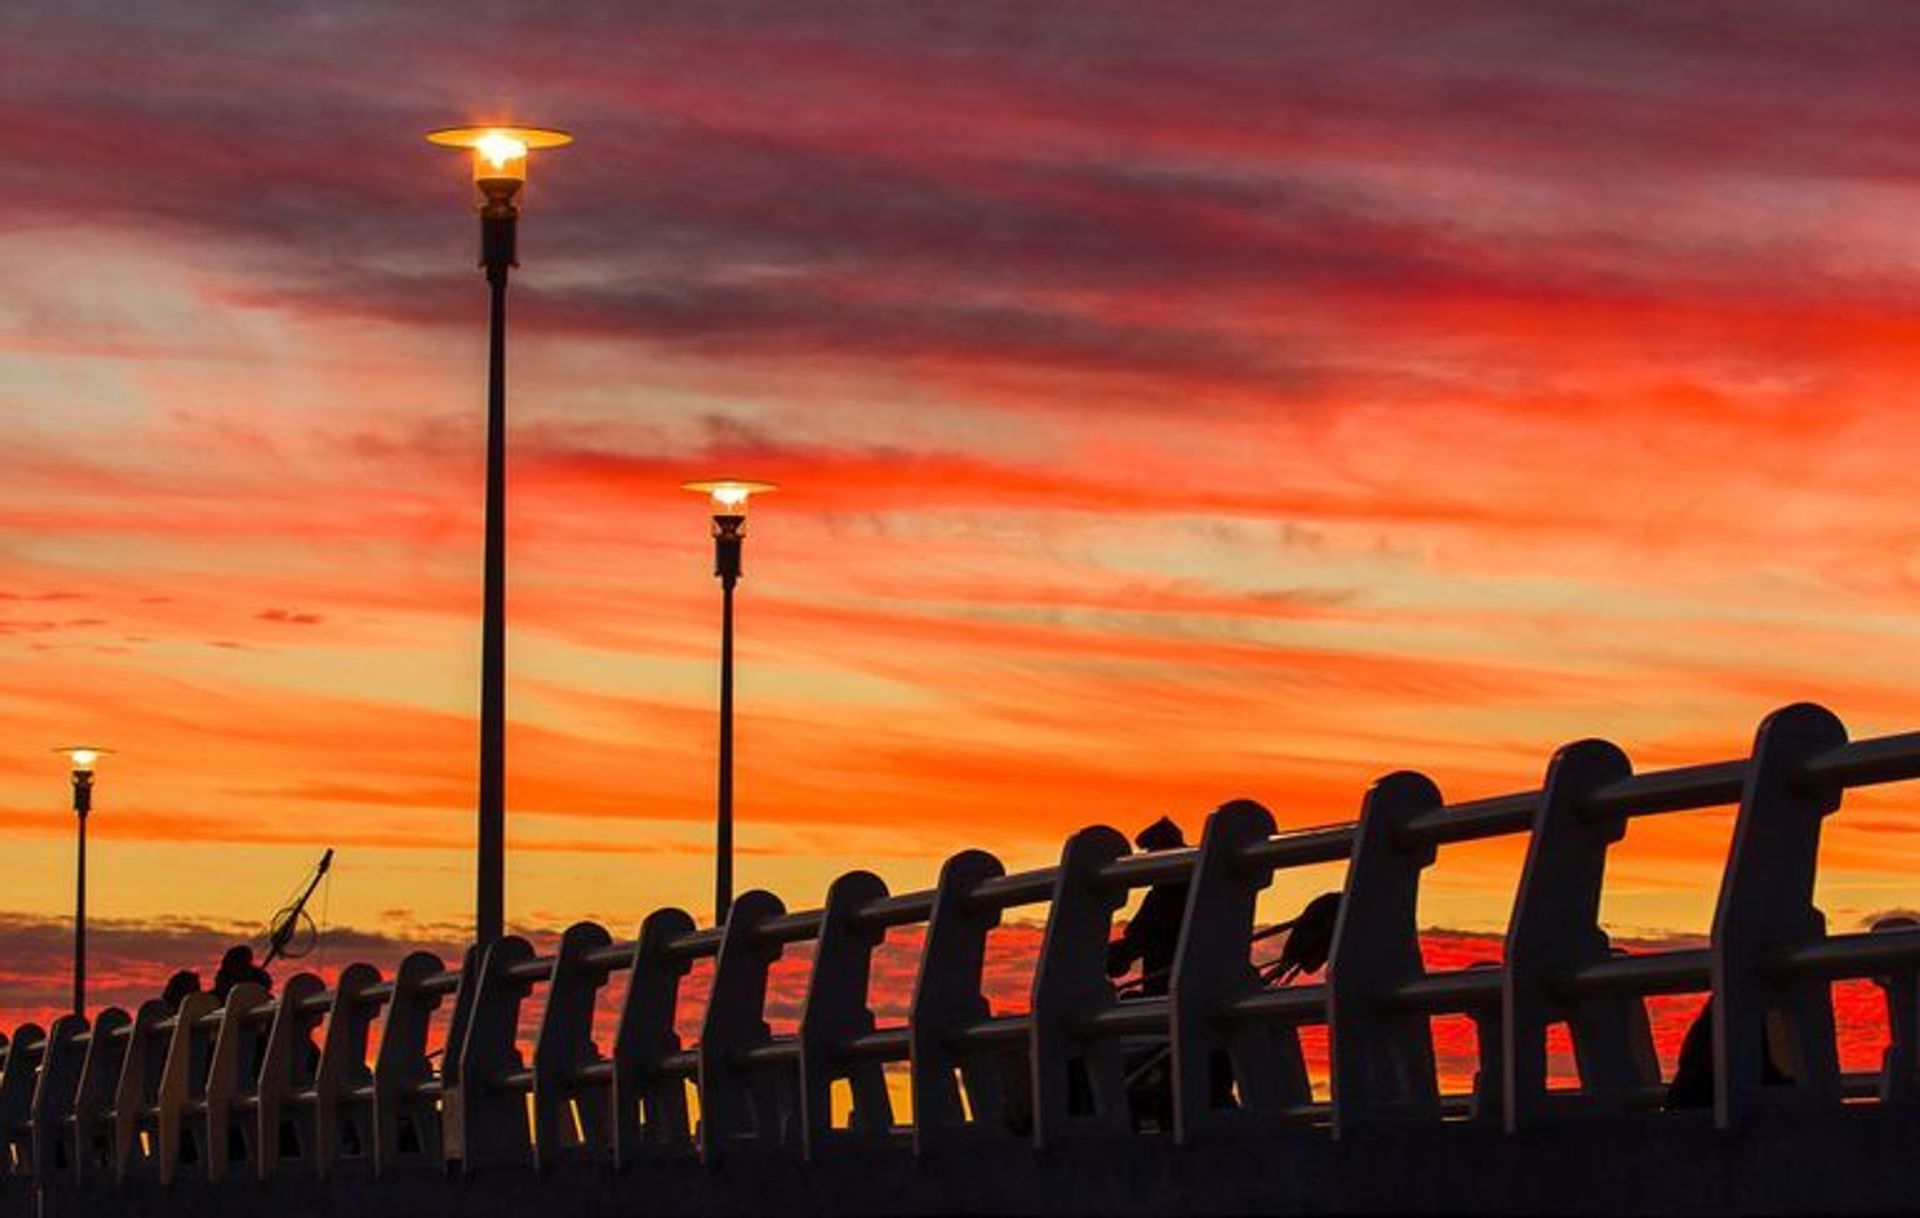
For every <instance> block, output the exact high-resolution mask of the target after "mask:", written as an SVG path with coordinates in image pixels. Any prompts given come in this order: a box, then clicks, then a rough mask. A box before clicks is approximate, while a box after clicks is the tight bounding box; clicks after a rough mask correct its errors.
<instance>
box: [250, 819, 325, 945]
mask: <svg viewBox="0 0 1920 1218" xmlns="http://www.w3.org/2000/svg"><path fill="white" fill-rule="evenodd" d="M331 866H333V847H331V846H329V847H327V852H326V853H325V854H323V855H321V856H320V864H319V866H317V867H315V868H314V869H313V874H312V875H311V876H309V877H308V879H307V886H306V887H305V888H304V889H302V890H301V892H300V895H299V896H298V897H296V898H294V900H293V901H292V902H291V903H290V904H288V905H287V906H286V907H285V908H283V909H282V910H281V911H280V912H279V913H277V914H275V915H273V921H272V922H270V923H268V924H267V958H266V959H265V960H262V961H261V962H260V965H261V967H262V968H264V967H266V966H267V965H269V964H272V963H273V962H274V960H275V959H277V958H278V957H281V956H285V957H286V958H287V959H289V960H298V959H299V958H300V957H302V956H304V955H306V954H307V953H308V952H310V951H312V950H313V945H314V942H315V941H316V940H317V939H319V937H320V932H319V930H318V928H316V927H315V926H314V924H313V918H312V917H311V916H309V915H308V913H307V901H308V900H309V899H311V898H312V896H313V890H314V889H316V888H318V887H320V881H321V880H323V879H325V878H326V875H327V869H328V868H329V867H331ZM329 891H331V890H329ZM302 929H305V930H306V932H307V938H306V942H305V944H303V945H296V944H295V943H294V936H296V935H298V934H299V933H300V932H301V930H302ZM296 946H297V950H296Z"/></svg>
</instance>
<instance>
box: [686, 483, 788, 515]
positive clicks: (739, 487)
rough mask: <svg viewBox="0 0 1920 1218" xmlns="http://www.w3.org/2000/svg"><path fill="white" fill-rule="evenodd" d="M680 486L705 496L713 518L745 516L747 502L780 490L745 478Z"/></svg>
mask: <svg viewBox="0 0 1920 1218" xmlns="http://www.w3.org/2000/svg"><path fill="white" fill-rule="evenodd" d="M680 485H681V487H682V489H685V490H689V491H699V492H701V493H703V494H705V495H706V496H707V503H708V506H709V507H711V508H712V510H713V514H714V515H715V516H745V515H746V514H747V501H748V500H750V499H752V498H753V497H754V496H755V495H764V494H766V493H767V492H769V491H777V490H779V489H780V487H779V486H778V485H777V484H776V483H772V482H752V481H749V480H747V479H745V478H711V479H707V480H706V481H702V482H683V483H681V484H680Z"/></svg>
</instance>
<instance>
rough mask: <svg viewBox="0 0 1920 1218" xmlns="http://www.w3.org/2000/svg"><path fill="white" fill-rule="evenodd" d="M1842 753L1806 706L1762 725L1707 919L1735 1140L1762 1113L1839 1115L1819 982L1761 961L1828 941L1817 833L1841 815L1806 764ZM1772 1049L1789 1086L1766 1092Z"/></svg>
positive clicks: (1716, 1022)
mask: <svg viewBox="0 0 1920 1218" xmlns="http://www.w3.org/2000/svg"><path fill="white" fill-rule="evenodd" d="M1846 742H1847V730H1846V728H1845V727H1844V726H1842V725H1841V723H1840V720H1839V719H1837V718H1835V717H1834V715H1833V713H1832V712H1830V711H1828V710H1826V709H1825V708H1824V707H1819V706H1815V705H1813V704H1812V703H1808V702H1802V703H1798V704H1795V705H1793V706H1789V707H1785V708H1784V709H1781V710H1777V711H1775V712H1773V713H1772V714H1771V715H1768V716H1767V718H1766V719H1765V720H1764V721H1763V722H1762V723H1761V724H1760V730H1759V732H1758V733H1757V734H1756V736H1755V738H1754V744H1753V760H1752V762H1751V763H1750V765H1749V767H1748V770H1747V781H1746V789H1745V791H1744V792H1743V794H1742V796H1741V800H1740V813H1739V817H1738V819H1737V820H1736V821H1735V822H1734V827H1733V848H1732V850H1731V851H1730V852H1729V855H1728V859H1727V870H1726V877H1725V879H1724V880H1723V881H1722V882H1721V885H1720V901H1719V905H1718V907H1717V908H1716V909H1715V910H1714V915H1713V949H1712V950H1713V1041H1714V1045H1713V1067H1714V1079H1713V1081H1714V1109H1713V1110H1714V1122H1715V1124H1716V1125H1718V1126H1719V1127H1720V1128H1722V1129H1731V1128H1733V1127H1735V1126H1737V1125H1738V1124H1739V1123H1740V1120H1741V1118H1742V1117H1743V1116H1744V1115H1745V1114H1746V1113H1748V1112H1751V1111H1753V1110H1755V1109H1757V1108H1761V1107H1782V1106H1805V1105H1825V1104H1838V1103H1839V1101H1840V1061H1839V1050H1838V1046H1837V1045H1836V1043H1835V1040H1834V1027H1833V999H1832V992H1831V988H1830V985H1829V983H1828V982H1827V981H1825V980H1823V979H1815V980H1810V981H1807V980H1802V981H1785V982H1778V983H1776V982H1772V981H1770V980H1769V979H1767V978H1766V977H1765V976H1763V975H1762V972H1761V967H1762V962H1763V961H1764V960H1765V959H1766V958H1767V957H1768V956H1770V955H1772V954H1773V953H1775V952H1778V951H1782V950H1786V949H1790V948H1794V947H1799V946H1802V945H1805V944H1810V943H1816V942H1818V941H1819V940H1821V939H1823V938H1825V937H1826V933H1827V919H1826V916H1825V915H1824V914H1822V913H1821V912H1820V910H1819V909H1817V908H1816V907H1815V906H1814V904H1813V886H1814V881H1815V878H1816V872H1817V871H1818V869H1819V859H1820V822H1821V821H1822V820H1824V819H1825V818H1826V817H1827V815H1828V814H1830V813H1832V812H1833V811H1834V810H1836V809H1837V808H1839V806H1840V792H1839V790H1838V789H1837V788H1834V787H1824V786H1823V787H1816V786H1813V785H1811V784H1810V783H1809V782H1808V781H1807V780H1805V779H1804V778H1803V777H1802V767H1803V766H1804V764H1805V763H1806V762H1807V761H1808V760H1809V759H1811V758H1813V757H1817V756H1819V755H1820V754H1822V753H1825V752H1829V751H1831V750H1833V749H1836V748H1839V747H1840V746H1841V745H1843V744H1845V743H1846ZM1769 1041H1771V1042H1772V1043H1773V1044H1774V1045H1775V1046H1776V1047H1777V1049H1778V1050H1779V1051H1780V1052H1781V1053H1782V1054H1784V1057H1785V1061H1784V1063H1783V1064H1784V1065H1785V1067H1786V1072H1787V1073H1788V1074H1789V1075H1791V1076H1792V1078H1793V1082H1792V1084H1791V1085H1782V1086H1775V1087H1763V1083H1762V1078H1763V1071H1764V1069H1765V1066H1764V1062H1765V1061H1766V1054H1767V1052H1768V1048H1767V1046H1768V1043H1769Z"/></svg>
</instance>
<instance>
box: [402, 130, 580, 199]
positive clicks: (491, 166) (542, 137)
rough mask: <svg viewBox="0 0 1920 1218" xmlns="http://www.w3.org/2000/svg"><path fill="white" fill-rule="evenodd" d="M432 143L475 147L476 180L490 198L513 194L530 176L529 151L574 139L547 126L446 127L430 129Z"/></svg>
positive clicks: (453, 146) (552, 146)
mask: <svg viewBox="0 0 1920 1218" xmlns="http://www.w3.org/2000/svg"><path fill="white" fill-rule="evenodd" d="M427 140H428V142H429V143H434V144H439V145H440V146H442V147H444V148H471V149H473V180H474V183H475V185H477V186H479V187H480V193H481V194H483V195H485V196H486V197H487V198H489V199H491V198H495V197H498V196H512V195H513V194H514V193H515V192H516V191H518V190H519V189H520V187H521V186H522V185H523V184H524V183H525V182H526V180H527V153H528V152H529V151H531V150H532V149H535V148H561V147H564V146H566V145H567V144H571V143H573V137H572V136H571V135H568V134H567V133H566V132H564V131H554V130H552V129H550V128H547V127H513V126H498V127H443V128H441V129H440V130H438V131H429V132H427Z"/></svg>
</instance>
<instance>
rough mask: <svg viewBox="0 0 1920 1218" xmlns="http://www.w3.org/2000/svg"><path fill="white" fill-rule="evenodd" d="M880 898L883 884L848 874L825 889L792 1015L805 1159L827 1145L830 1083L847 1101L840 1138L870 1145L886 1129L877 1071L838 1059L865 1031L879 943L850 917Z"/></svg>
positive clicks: (869, 1025)
mask: <svg viewBox="0 0 1920 1218" xmlns="http://www.w3.org/2000/svg"><path fill="white" fill-rule="evenodd" d="M886 895H887V886H886V884H885V882H883V881H882V880H881V879H880V877H879V876H877V875H874V874H873V873H872V872H870V871H850V872H848V873H847V874H845V875H843V876H841V877H840V878H839V879H837V880H835V881H834V882H833V885H832V887H830V888H828V889H827V903H826V905H825V906H824V907H823V909H822V910H821V915H820V939H819V942H818V944H817V945H816V946H815V948H814V953H813V971H812V973H811V975H810V976H809V977H808V980H807V997H806V1002H805V1003H804V1005H802V1007H801V1008H800V1132H801V1144H802V1149H803V1150H804V1152H805V1154H806V1157H807V1158H808V1159H814V1158H817V1157H818V1156H819V1155H820V1153H821V1151H822V1150H824V1149H825V1147H826V1145H827V1143H828V1142H829V1141H830V1140H831V1139H832V1138H833V1135H834V1130H833V1082H834V1080H835V1079H839V1078H844V1079H846V1080H847V1086H848V1089H849V1090H850V1091H851V1092H852V1097H853V1110H852V1113H851V1114H850V1115H849V1117H848V1120H847V1129H846V1132H845V1135H844V1136H845V1138H847V1139H849V1140H851V1139H860V1138H865V1139H869V1140H871V1139H874V1138H879V1137H884V1136H885V1135H886V1134H887V1133H888V1131H890V1130H891V1129H892V1128H893V1103H892V1101H891V1100H890V1099H889V1098H888V1096H887V1079H886V1074H885V1072H884V1071H883V1070H882V1069H881V1066H880V1063H879V1062H875V1061H864V1062H855V1061H849V1060H848V1059H847V1056H846V1050H847V1046H848V1045H849V1044H850V1043H852V1042H853V1041H854V1040H855V1039H856V1038H857V1037H861V1036H864V1035H866V1034H867V1033H869V1032H871V1031H873V1028H874V1020H873V1009H872V1008H871V1007H869V1006H868V1005H867V985H868V981H869V979H870V977H871V972H872V965H873V950H874V948H876V947H878V946H880V942H881V940H883V939H884V938H886V931H885V930H884V929H879V928H863V927H860V926H857V925H855V921H854V915H855V914H857V913H858V912H859V911H860V910H861V909H863V908H865V907H866V906H868V905H870V904H872V903H873V902H875V901H878V900H881V899H882V898H884V897H885V896H886Z"/></svg>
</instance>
